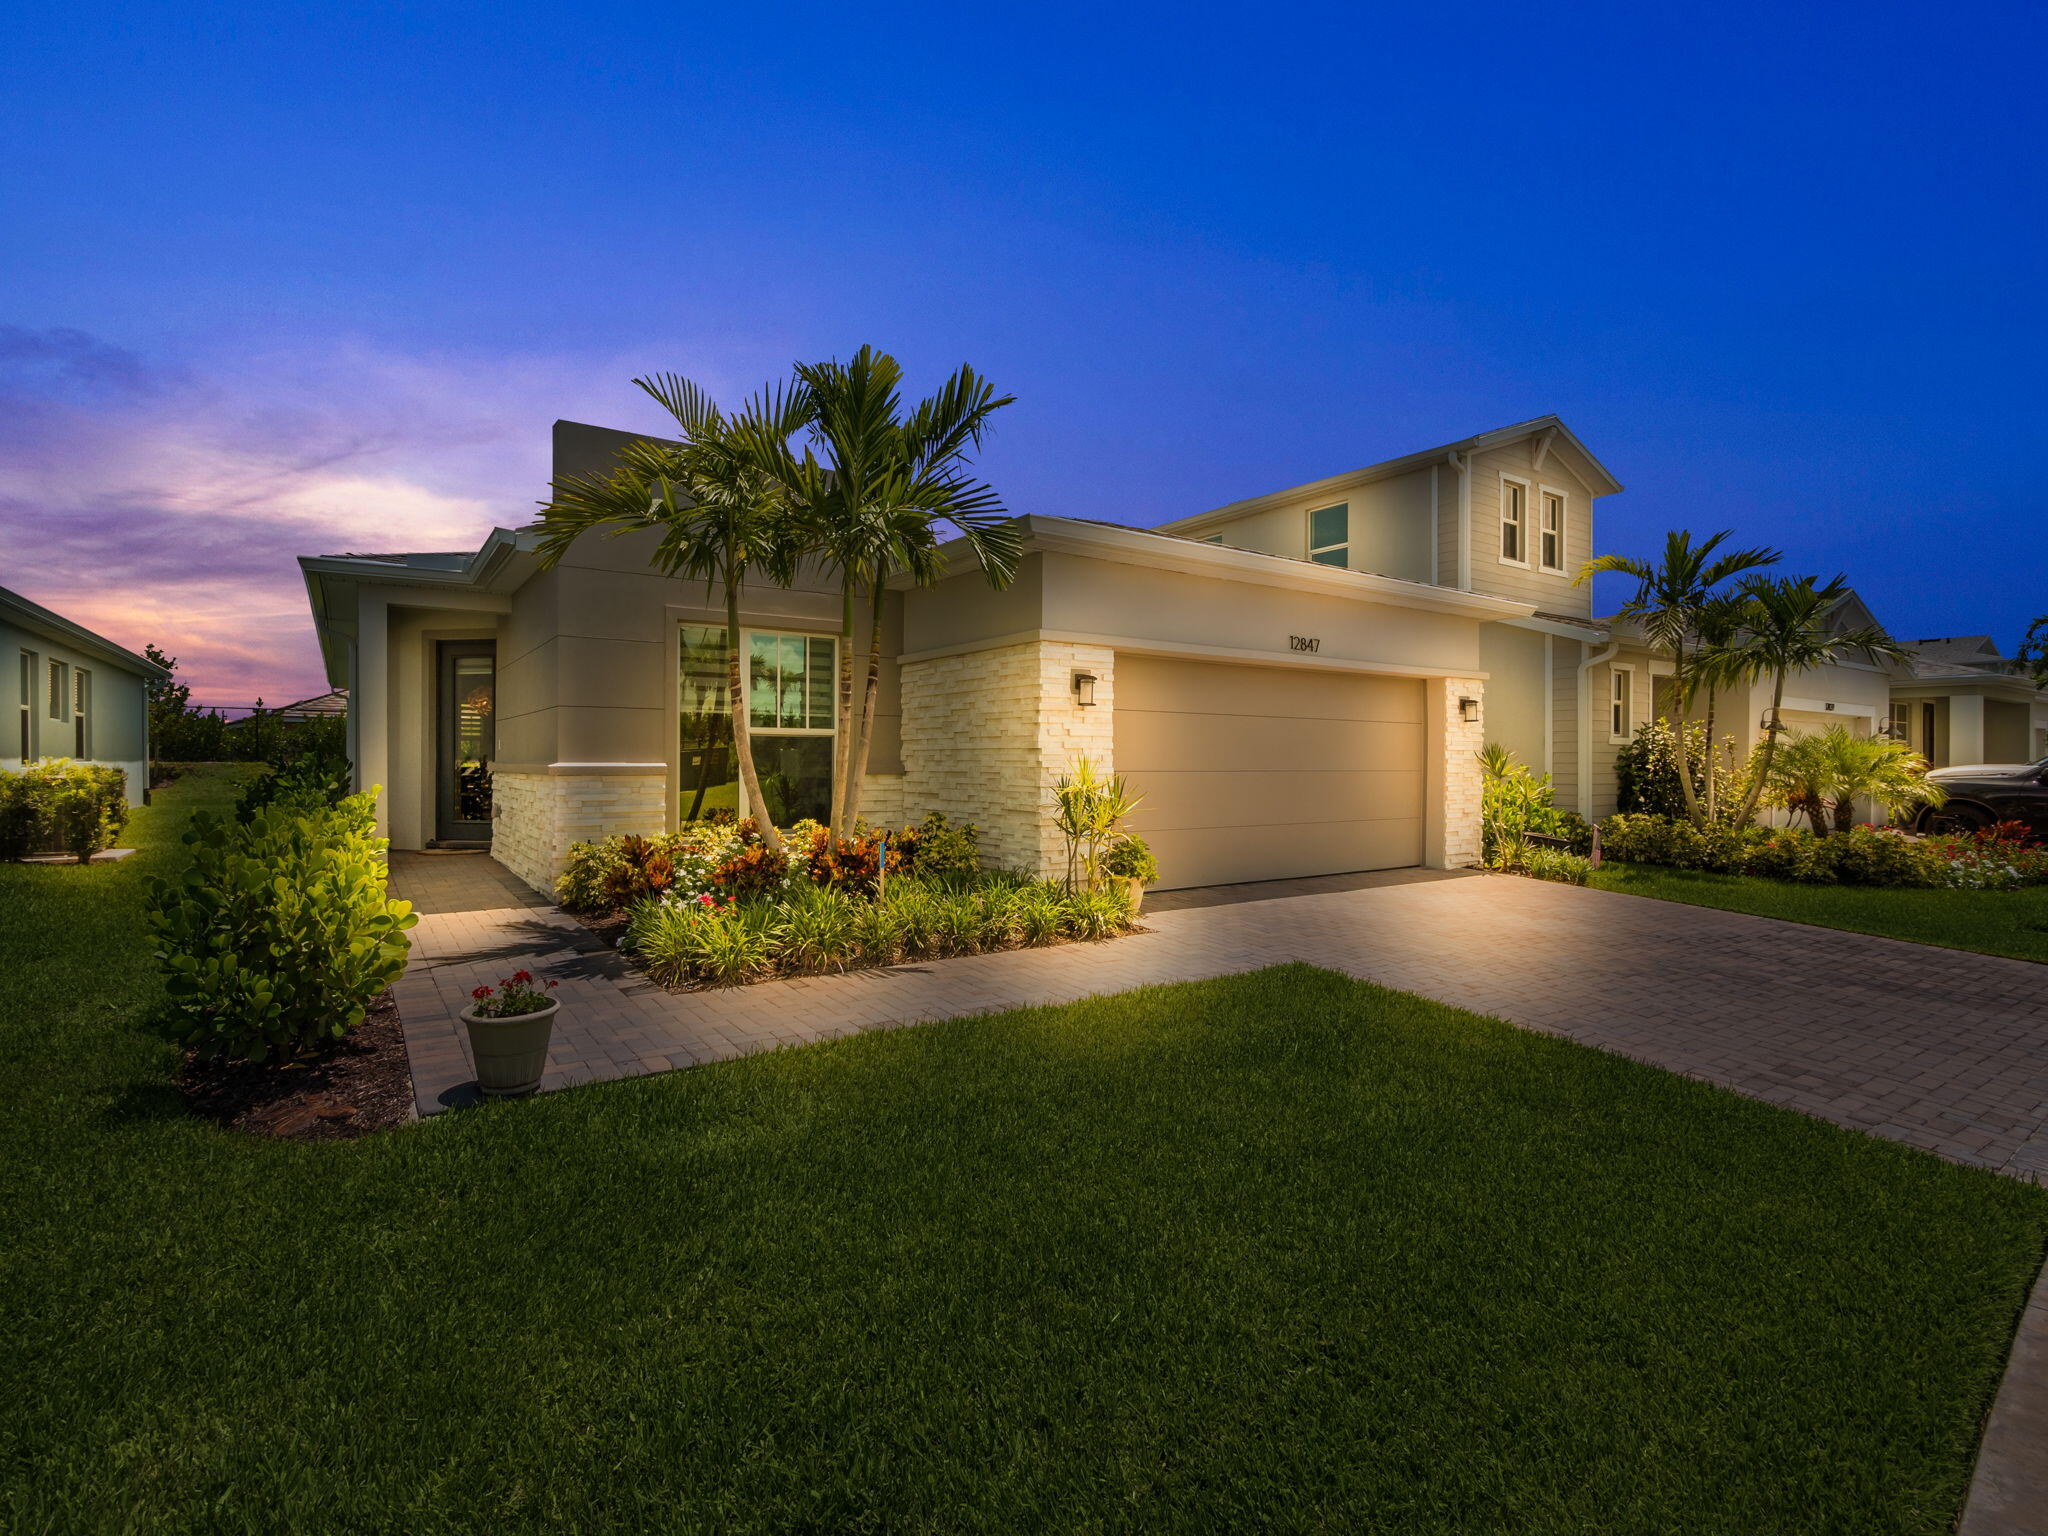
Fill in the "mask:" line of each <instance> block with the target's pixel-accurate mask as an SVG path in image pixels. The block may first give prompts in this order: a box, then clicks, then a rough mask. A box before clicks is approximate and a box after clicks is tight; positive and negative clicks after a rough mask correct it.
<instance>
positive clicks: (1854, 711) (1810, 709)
mask: <svg viewBox="0 0 2048 1536" xmlns="http://www.w3.org/2000/svg"><path fill="white" fill-rule="evenodd" d="M1778 707H1779V708H1780V709H1796V710H1799V711H1801V712H1802V713H1804V714H1809V715H1859V716H1861V717H1863V718H1864V719H1867V720H1875V719H1876V718H1877V707H1876V706H1875V705H1873V704H1844V703H1843V702H1842V701H1841V700H1840V699H1787V700H1786V701H1785V702H1784V703H1783V704H1781V705H1779V706H1778Z"/></svg>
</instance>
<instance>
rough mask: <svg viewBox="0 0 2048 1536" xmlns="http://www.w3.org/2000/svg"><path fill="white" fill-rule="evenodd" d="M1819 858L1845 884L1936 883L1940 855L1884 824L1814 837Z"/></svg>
mask: <svg viewBox="0 0 2048 1536" xmlns="http://www.w3.org/2000/svg"><path fill="white" fill-rule="evenodd" d="M1815 842H1816V843H1817V844H1818V845H1819V846H1818V854H1819V857H1821V858H1822V859H1825V860H1826V862H1827V865H1828V867H1829V868H1831V869H1832V870H1833V871H1834V874H1835V878H1836V879H1837V880H1839V881H1841V882H1842V883H1843V884H1844V885H1892V886H1901V885H1938V884H1940V883H1941V875H1940V870H1939V867H1938V865H1939V860H1940V856H1939V855H1938V854H1937V853H1936V852H1935V851H1934V850H1932V849H1930V848H1928V847H1927V846H1926V845H1925V844H1924V843H1922V842H1921V841H1920V840H1919V839H1917V838H1912V837H1908V836H1907V835H1906V834H1905V833H1903V832H1897V831H1893V830H1891V829H1890V828H1887V827H1853V828H1851V829H1850V830H1849V831H1847V832H1837V833H1835V834H1834V835H1833V836H1831V837H1823V838H1816V839H1815Z"/></svg>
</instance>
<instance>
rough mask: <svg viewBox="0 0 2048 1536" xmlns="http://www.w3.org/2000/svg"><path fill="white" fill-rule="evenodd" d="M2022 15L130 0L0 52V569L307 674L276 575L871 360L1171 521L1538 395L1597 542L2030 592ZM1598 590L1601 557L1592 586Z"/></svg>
mask: <svg viewBox="0 0 2048 1536" xmlns="http://www.w3.org/2000/svg"><path fill="white" fill-rule="evenodd" d="M2044 17H2048V11H2044V9H2043V8H2042V7H2040V6H2038V5H2006V6H2001V5H1983V6H1966V7H1950V8H1946V9H1941V10H1932V9H1929V8H1926V7H1918V6H1916V7H1906V6H1886V5H1863V6H1857V7H1848V6H1839V7H1837V6H1829V7H1821V6H1811V5H1809V6H1802V7H1796V8H1792V9H1791V10H1790V11H1789V12H1788V10H1787V8H1785V7H1783V6H1781V5H1769V6H1763V5H1759V6H1749V7H1742V6H1736V7H1726V6H1724V7H1716V8H1714V10H1713V13H1712V17H1711V24H1705V23H1706V21H1707V18H1706V17H1705V15H1704V13H1700V12H1697V11H1695V10H1694V9H1693V8H1689V7H1651V6H1641V5H1617V6H1566V7H1561V8H1557V9H1555V10H1546V9H1541V8H1539V9H1535V10H1531V9H1529V8H1527V7H1522V6H1497V7H1483V6H1468V7H1444V6H1436V5H1417V6H1404V7H1398V8H1394V7H1388V8H1361V7H1358V6H1355V5H1354V6H1342V7H1331V8H1328V9H1318V8H1315V7H1310V6H1293V7H1257V8H1254V7H1249V6H1245V7H1240V8H1236V9H1217V8H1201V7H1192V8H1191V7H1180V6H1176V7H1159V8H1141V7H1129V6H1127V7H1106V6H1099V5H1092V6H1086V7H1081V6H1071V7H1069V6H1060V5H1039V6H1031V7H1015V8H1007V7H997V8H954V7H947V8H917V9H907V8H906V9H900V10H899V9H891V8H886V7H885V8H875V7H867V8H847V7H833V8H829V9H815V10H813V9H805V8H796V7H791V8H778V7H720V8H717V9H712V8H704V7H696V6H689V5H681V6H678V5H664V6H622V5H583V6H578V7H574V8H569V7H522V6H518V5H497V6H491V7H467V6H463V7H457V6H438V7H430V8H412V7H383V8H378V9H376V10H375V11H370V10H367V9H361V8H354V7H350V8H333V7H329V8H314V7H292V8H288V9H285V8H280V9H278V10H275V11H271V12H264V11H263V10H262V9H261V8H260V7H256V6H240V7H210V6H195V5H189V4H181V5H178V6H147V5H124V6H120V7H90V6H89V7H84V8H71V7H42V8H40V9H38V10H36V11H34V12H29V11H26V10H17V11H16V12H15V13H14V14H12V15H11V17H10V23H9V27H8V33H7V43H6V46H5V48H4V49H0V132H4V139H5V143H6V144H7V146H8V149H7V153H6V156H5V159H4V163H0V585H4V586H7V587H11V588H13V589H15V590H17V591H20V592H22V593H23V594H25V595H27V596H28V597H31V598H33V599H35V600H36V601H38V602H41V603H44V604H46V605H48V606H50V607H53V608H55V609H57V610H59V611H60V612H62V613H65V614H67V615H68V616H70V617H72V618H75V619H77V620H79V621H80V622H83V623H85V624H88V625H90V626H92V627H94V628H96V629H99V630H101V631H102V632H104V633H106V634H107V635H109V636H111V637H113V638H115V639H117V640H119V641H122V642H123V643H125V644H128V645H131V646H134V647H136V648H140V647H141V646H142V645H143V644H144V643H145V642H149V641H154V642H156V643H158V644H160V645H163V646H165V647H166V648H167V649H169V650H170V651H172V652H173V653H175V654H176V655H178V656H179V657H180V658H181V661H182V668H183V672H184V674H185V675H186V677H187V678H188V680H189V681H191V682H192V683H193V684H194V685H195V690H196V694H197V696H198V697H199V698H201V699H203V700H207V701H210V702H222V703H246V702H248V701H249V700H252V699H253V698H255V697H256V696H258V695H259V694H260V695H262V696H263V697H265V698H266V699H269V700H271V701H272V702H277V701H280V700H284V699H290V698H296V697H299V696H302V695H305V694H310V693H314V692H317V691H319V690H320V689H321V688H322V687H324V686H325V685H324V682H323V680H322V678H321V676H320V672H319V667H318V663H317V658H316V656H315V652H314V647H313V644H312V631H311V625H310V623H309V621H308V619H307V616H306V610H305V600H304V594H303V590H302V588H301V586H300V584H299V580H298V574H297V570H296V567H295V565H294V564H293V557H294V556H295V555H299V554H307V553H322V552H330V551H337V550H346V549H355V550H390V549H454V548H462V547H465V546H473V545H474V544H475V542H476V541H477V540H478V539H479V538H480V537H481V536H482V535H483V534H484V532H485V531H486V530H488V529H489V528H490V527H491V526H492V525H493V524H494V523H495V524H516V523H518V522H521V521H523V520H525V519H526V518H527V517H528V516H529V515H530V512H531V509H532V506H533V503H534V502H535V501H536V500H537V499H538V498H539V497H540V496H541V495H542V494H543V492H544V490H545V485H544V481H545V475H546V455H547V443H548V427H549V424H550V422H552V421H553V420H554V419H555V418H556V417H558V416H565V417H570V418H574V419H580V420H586V421H598V422H603V423H606V424H610V425H615V426H622V427H628V428H647V429H650V430H654V429H658V428H659V427H660V425H661V423H660V418H659V416H658V414H657V413H654V412H653V411H652V408H651V406H650V405H649V404H648V403H647V402H644V401H643V400H641V399H640V397H639V396H638V395H637V393H636V392H635V391H633V390H632V389H631V388H630V386H629V384H628V380H629V379H630V377H631V376H632V375H633V374H635V373H639V372H645V371H650V370H661V369H667V370H674V371H677V372H681V373H684V374H687V375H691V376H693V377H696V378H698V379H700V380H701V381H703V382H705V383H707V384H708V385H710V386H711V387H712V388H713V389H714V390H715V391H717V392H719V393H720V394H722V395H724V396H726V397H727V398H729V399H734V398H737V397H738V396H739V395H741V394H744V393H745V392H746V391H748V390H749V389H751V388H752V387H753V386H755V385H756V384H758V383H759V382H760V381H761V380H763V379H764V378H766V377H768V376H770V375H771V374H778V373H782V372H785V371H786V370H787V368H788V365H789V363H790V362H791V361H792V360H793V359H797V358H805V359H808V358H815V357H822V356H829V355H834V354H838V355H842V356H843V355H845V354H847V353H849V352H851V351H852V350H853V349H854V348H855V347H857V346H858V345H860V344H861V343H863V342H873V343H875V344H876V345H879V346H882V347H885V348H888V349H890V350H893V351H895V352H896V353H897V354H898V355H899V356H901V357H902V358H903V360H904V361H905V363H906V365H907V366H908V368H909V369H910V370H911V374H912V378H913V382H915V383H919V384H930V383H932V382H936V380H937V378H938V377H939V376H940V375H941V374H942V373H943V372H944V371H946V370H947V369H950V368H951V367H952V366H954V365H956V364H957V363H959V362H960V361H962V360H966V361H971V362H972V363H974V364H975V366H976V367H978V368H980V369H982V370H983V371H984V372H985V373H987V374H988V375H989V376H990V377H991V378H992V379H993V380H994V381H995V382H996V383H997V384H998V385H999V386H1001V387H1002V388H1004V389H1006V390H1009V391H1011V392H1014V393H1015V394H1016V395H1017V396H1018V397H1019V403H1018V404H1017V405H1016V406H1015V407H1013V408H1012V409H1011V410H1010V411H1008V412H1007V413H1005V419H1004V420H1003V422H1002V424H1001V429H1000V431H999V433H998V435H997V437H996V438H995V440H994V441H993V443H992V444H991V446H990V449H989V451H988V453H987V455H986V457H985V460H984V469H985V472H986V473H987V474H988V476H989V478H990V479H992V480H993V481H994V482H995V484H996V485H997V487H998V489H999V490H1001V491H1002V493H1003V494H1004V495H1005V497H1006V498H1007V500H1008V502H1009V505H1010V506H1011V507H1012V508H1013V509H1015V510H1017V511H1020V512H1046V513H1059V514H1067V515H1078V516H1086V517H1100V518H1111V519H1116V520H1121V521H1129V522H1137V523H1151V522H1157V521H1160V520H1162V519H1165V518H1169V517H1173V516H1179V515H1184V514H1186V513H1190V512H1194V511H1198V510H1201V509H1203V508H1206V507H1210V506H1214V505H1217V504H1220V503H1223V502H1227V501H1230V500H1234V499H1236V498H1238V497H1242V496H1247V495H1252V494H1255V493H1257V492H1260V491H1264V490H1270V489H1273V488H1276V487H1279V486H1282V485H1287V484H1292V483H1295V482H1299V481H1303V480H1307V479H1311V478H1315V477H1318V476H1322V475H1327V474H1332V473H1336V472H1339V471H1341V470H1345V469H1349V468H1353V467H1356V466H1358V465H1360V464H1364V463H1368V462H1371V461H1373V460H1376V459H1380V458H1385V457H1388V456H1391V455H1394V454H1399V453H1404V452H1408V451H1412V450H1414V449H1417V448H1421V447H1425V446H1429V445H1431V444H1434V443H1438V442H1443V441H1447V440H1451V439H1454V438H1458V437H1461V436H1464V435H1467V434H1470V433H1474V432H1478V431H1482V430H1485V429H1487V428H1491V427H1494V426H1499V425H1502V424H1505V423H1508V422H1513V421H1518V420H1522V419H1525V418H1528V417H1531V416H1535V415H1539V414H1542V413H1544V412H1546V411H1555V412H1556V413H1558V414H1559V415H1561V416H1563V417H1564V418H1565V420H1566V421H1568V422H1569V423H1570V424H1571V425H1572V427H1573V428H1574V429H1575V430H1576V431H1577V432H1578V433H1579V435H1580V436H1581V437H1583V438H1584V439H1585V440H1586V441H1587V442H1588V443H1589V444H1590V445H1591V446H1592V447H1593V449H1594V450H1595V452H1597V453H1599V454H1600V455H1601V456H1602V457H1603V459H1604V460H1605V461H1606V462H1607V464H1608V465H1609V467H1610V468H1612V469H1613V470H1614V472H1615V473H1616V474H1617V475H1618V476H1619V477H1620V478H1621V479H1622V480H1623V481H1624V482H1625V483H1626V484H1627V486H1628V487H1629V489H1628V490H1627V491H1626V492H1625V493H1624V494H1623V495H1621V496H1618V497H1615V498H1613V499H1611V500H1609V501H1607V502H1605V503H1603V504H1602V512H1603V519H1604V521H1603V529H1604V538H1603V542H1604V544H1605V545H1606V547H1607V548H1610V549H1617V550H1622V551H1628V552H1647V551H1648V549H1649V548H1650V546H1651V545H1652V544H1653V543H1654V542H1656V541H1657V540H1659V539H1660V538H1661V534H1662V532H1663V530H1664V529H1665V528H1667V527H1670V526H1674V525H1685V526H1690V527H1693V528H1695V529H1698V530H1701V531H1707V530H1711V529H1715V528H1720V527H1729V526H1732V527H1734V528H1736V529H1737V530H1738V532H1739V534H1740V535H1741V537H1742V538H1743V540H1744V541H1745V542H1769V543H1775V544H1779V545H1782V546H1783V547H1784V548H1785V549H1786V550H1787V552H1788V557H1789V558H1788V565H1789V567H1790V568H1791V569H1795V570H1799V571H1808V570H1811V571H1816V572H1819V573H1822V574H1832V573H1834V572H1835V571H1838V570H1839V571H1843V572H1846V573H1847V575H1848V576H1849V577H1850V579H1851V580H1852V581H1853V582H1854V583H1855V584H1856V586H1857V587H1858V589H1859V590H1860V591H1861V592H1862V593H1863V594H1864V596H1865V597H1866V599H1867V600H1868V601H1869V602H1870V603H1871V605H1872V607H1873V608H1874V609H1875V610H1876V612H1877V613H1878V615H1879V616H1880V618H1882V619H1883V620H1884V621H1885V622H1886V623H1888V624H1889V625H1890V626H1891V627H1892V629H1893V630H1894V632H1895V633H1898V634H1901V635H1903V636H1906V637H1909V638H1910V637H1916V636H1921V635H1932V634H1941V633H1961V632H1971V631H1980V630H1989V631H1991V632H1992V633H1993V634H1994V635H1995V636H1996V637H1997V638H1998V640H1999V641H2000V642H2001V643H2002V644H2004V645H2005V646H2006V647H2007V648H2008V649H2010V648H2011V647H2012V645H2013V644H2014V643H2015V642H2016V641H2017V640H2018V638H2019V634H2020V632H2021V631H2022V629H2023V628H2024V627H2025V625H2026V623H2027V621H2028V620H2029V619H2031V618H2032V617H2033V616H2034V615H2035V614H2037V613H2039V612H2041V611H2042V610H2044V609H2048V575H2044V571H2048V554H2044V551H2048V537H2044V535H2043V532H2042V523H2043V520H2044V515H2048V494H2044V485H2048V481H2044V480H2043V477H2042V476H2043V471H2042V467H2041V466H2042V464H2043V463H2044V461H2048V455H2044V453H2043V451H2042V450H2043V448H2044V441H2043V439H2044V436H2048V431H2044V426H2043V413H2042V411H2041V408H2040V402H2041V397H2042V384H2041V380H2042V377H2043V352H2044V347H2043V343H2044V341H2048V327H2044V324H2043V320H2044V307H2048V301H2044V288H2043V283H2042V269H2043V262H2044V240H2043V234H2044V225H2048V186H2044V185H2043V182H2044V179H2048V176H2044V158H2043V154H2042V148H2043V143H2044V138H2043V129H2044V127H2048V92H2044V91H2043V90H2042V88H2041V86H2040V82H2039V64H2038V59H2039V57H2040V55H2041V52H2042V48H2043V44H2044V43H2048V22H2044ZM1621 595H1622V594H1621V592H1620V590H1619V589H1614V590H1607V589H1603V591H1602V594H1601V597H1602V601H1603V604H1605V605H1607V606H1611V605H1612V603H1613V602H1615V601H1618V600H1619V597H1620V596H1621Z"/></svg>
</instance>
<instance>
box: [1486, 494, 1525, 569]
mask: <svg viewBox="0 0 2048 1536" xmlns="http://www.w3.org/2000/svg"><path fill="white" fill-rule="evenodd" d="M1511 485H1515V486H1520V487H1521V490H1522V515H1521V516H1520V517H1519V518H1517V519H1516V520H1515V521H1514V523H1513V524H1512V525H1510V524H1509V522H1508V487H1509V486H1511ZM1530 488H1531V482H1529V481H1527V480H1524V479H1523V478H1522V477H1521V476H1520V475H1511V474H1509V473H1508V472H1507V471H1506V470H1502V471H1501V472H1500V501H1499V503H1498V504H1497V505H1496V506H1495V508H1494V521H1495V523H1496V525H1497V526H1496V527H1495V529H1494V534H1493V552H1494V554H1495V555H1496V556H1497V557H1498V558H1499V560H1500V563H1501V564H1502V565H1512V566H1514V567H1516V568H1517V569H1519V570H1524V571H1526V570H1528V569H1529V491H1530ZM1510 526H1512V527H1513V528H1514V530H1515V547H1516V548H1517V549H1518V550H1520V551H1521V553H1520V555H1519V557H1515V558H1511V557H1510V556H1508V555H1507V554H1506V553H1505V551H1506V548H1507V542H1508V541H1507V531H1508V528H1509V527H1510Z"/></svg>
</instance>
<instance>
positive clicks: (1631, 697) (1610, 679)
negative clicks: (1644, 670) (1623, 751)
mask: <svg viewBox="0 0 2048 1536" xmlns="http://www.w3.org/2000/svg"><path fill="white" fill-rule="evenodd" d="M1635 687H1636V670H1635V668H1634V667H1609V668H1608V669H1607V739H1608V740H1610V741H1627V740H1628V738H1629V733H1630V732H1631V731H1632V730H1634V729H1635Z"/></svg>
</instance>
